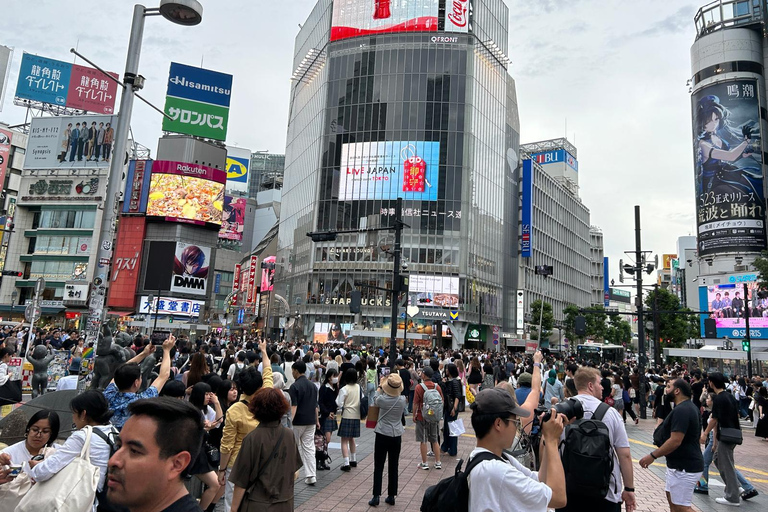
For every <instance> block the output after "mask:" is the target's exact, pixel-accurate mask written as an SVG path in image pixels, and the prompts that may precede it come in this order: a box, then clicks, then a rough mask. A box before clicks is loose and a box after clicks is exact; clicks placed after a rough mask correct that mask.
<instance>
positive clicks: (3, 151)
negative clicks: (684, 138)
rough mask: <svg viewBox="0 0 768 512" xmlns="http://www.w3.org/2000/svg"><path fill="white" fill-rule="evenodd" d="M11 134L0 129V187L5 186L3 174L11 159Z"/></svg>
mask: <svg viewBox="0 0 768 512" xmlns="http://www.w3.org/2000/svg"><path fill="white" fill-rule="evenodd" d="M12 140H13V132H11V131H8V130H3V129H1V128H0V187H3V186H4V185H5V173H6V171H7V170H8V164H9V160H10V158H11V141H12Z"/></svg>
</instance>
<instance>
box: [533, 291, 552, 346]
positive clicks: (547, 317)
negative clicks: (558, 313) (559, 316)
mask: <svg viewBox="0 0 768 512" xmlns="http://www.w3.org/2000/svg"><path fill="white" fill-rule="evenodd" d="M541 304H542V302H541V300H535V301H533V302H532V303H531V325H532V328H531V335H533V333H534V332H535V333H536V339H537V340H539V341H544V340H547V339H549V336H550V335H551V334H552V327H553V326H554V324H555V315H553V314H552V304H550V303H549V302H545V303H544V316H543V317H541V316H540V315H541ZM539 318H541V336H539V333H538V328H539Z"/></svg>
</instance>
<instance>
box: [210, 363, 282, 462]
mask: <svg viewBox="0 0 768 512" xmlns="http://www.w3.org/2000/svg"><path fill="white" fill-rule="evenodd" d="M262 378H263V379H264V384H263V385H262V386H261V387H262V388H271V387H274V384H273V381H272V368H270V367H269V365H264V366H263V370H262ZM258 426H259V420H257V419H256V418H254V417H253V414H251V411H249V410H248V404H246V403H243V402H242V401H240V402H237V403H236V404H233V405H232V406H231V407H230V408H229V409H227V420H226V422H225V423H224V433H223V434H222V437H221V453H229V454H231V455H230V457H229V462H228V463H227V467H228V468H231V467H232V466H233V465H234V463H235V459H237V454H238V453H239V452H240V447H241V446H242V445H243V439H244V438H245V436H247V435H248V434H250V433H251V431H252V430H253V429H255V428H256V427H258Z"/></svg>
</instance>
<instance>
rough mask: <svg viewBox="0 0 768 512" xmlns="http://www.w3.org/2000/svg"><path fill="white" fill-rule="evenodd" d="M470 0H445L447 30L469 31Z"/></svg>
mask: <svg viewBox="0 0 768 512" xmlns="http://www.w3.org/2000/svg"><path fill="white" fill-rule="evenodd" d="M471 9H472V7H471V4H470V1H469V0H445V31H446V32H461V33H463V34H468V33H469V14H470V11H471Z"/></svg>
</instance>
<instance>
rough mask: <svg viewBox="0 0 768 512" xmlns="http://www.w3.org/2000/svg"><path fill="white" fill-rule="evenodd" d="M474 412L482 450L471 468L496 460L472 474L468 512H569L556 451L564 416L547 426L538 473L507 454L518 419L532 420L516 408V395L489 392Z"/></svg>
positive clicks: (477, 450)
mask: <svg viewBox="0 0 768 512" xmlns="http://www.w3.org/2000/svg"><path fill="white" fill-rule="evenodd" d="M471 408H472V428H473V429H474V430H475V435H476V436H477V448H475V449H474V450H472V453H471V454H470V456H469V463H470V464H471V463H472V460H473V459H474V458H475V457H477V456H481V457H484V458H485V457H489V455H487V454H489V453H490V454H492V455H490V457H491V458H490V460H484V461H483V462H480V463H479V464H477V466H476V467H474V468H473V469H472V470H471V471H470V473H469V479H468V481H469V512H478V511H480V512H484V511H486V510H493V511H494V512H496V511H498V512H546V510H547V508H558V507H563V506H565V504H566V499H565V475H564V473H563V464H562V462H561V461H560V453H559V452H558V450H557V446H558V440H559V438H560V434H561V433H562V432H563V425H564V421H565V419H566V418H565V416H564V415H562V414H552V416H551V418H550V419H549V421H546V422H544V424H543V425H542V447H541V450H540V454H541V458H542V464H541V469H540V470H539V472H538V473H536V472H532V471H530V470H529V469H527V468H525V467H523V466H522V465H521V464H520V463H519V462H517V460H515V459H514V458H513V457H511V456H509V455H506V454H503V450H504V449H506V448H509V447H510V446H512V443H513V442H514V440H515V435H516V434H517V429H518V425H517V418H518V417H522V418H527V417H528V416H530V415H531V413H530V412H529V411H527V410H525V409H522V408H520V407H519V406H518V405H517V402H516V400H515V397H514V395H513V394H511V393H509V392H508V391H506V390H505V389H503V388H490V389H484V390H483V391H481V392H479V393H478V394H477V396H476V397H475V402H474V403H473V404H472V406H471ZM552 412H553V413H554V409H553V410H552Z"/></svg>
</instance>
